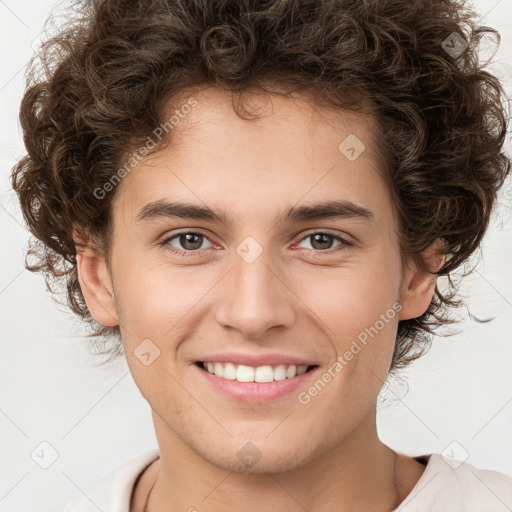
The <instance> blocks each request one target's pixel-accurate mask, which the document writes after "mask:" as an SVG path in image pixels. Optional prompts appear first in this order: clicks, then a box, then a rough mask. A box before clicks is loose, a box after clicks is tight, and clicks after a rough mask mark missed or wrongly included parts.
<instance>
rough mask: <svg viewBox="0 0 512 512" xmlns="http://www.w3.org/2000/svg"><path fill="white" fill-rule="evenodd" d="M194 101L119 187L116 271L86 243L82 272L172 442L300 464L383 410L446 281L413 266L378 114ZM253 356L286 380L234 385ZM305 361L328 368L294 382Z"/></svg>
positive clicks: (222, 96) (296, 103)
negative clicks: (410, 343)
mask: <svg viewBox="0 0 512 512" xmlns="http://www.w3.org/2000/svg"><path fill="white" fill-rule="evenodd" d="M193 97H194V99H195V100H196V102H197V103H196V104H195V106H194V107H193V108H191V109H190V112H188V114H187V115H186V116H183V118H182V119H180V121H179V124H178V125H177V126H175V128H174V130H173V139H172V142H171V144H170V145H169V147H168V148H166V149H164V150H162V151H160V152H158V153H156V154H154V155H152V156H148V157H146V158H145V159H143V160H141V161H140V163H138V164H137V165H136V166H135V167H134V168H133V170H132V171H131V172H130V173H129V174H128V175H127V176H126V177H124V178H123V180H122V182H121V184H120V185H119V186H118V187H119V188H118V190H117V191H116V198H115V201H114V203H113V218H114V232H113V238H112V252H111V274H109V273H108V272H107V271H106V270H105V265H104V261H102V260H99V261H97V262H96V264H97V265H98V266H97V270H98V272H97V273H96V274H95V273H94V272H92V271H91V268H92V266H93V262H92V261H93V260H92V256H91V259H90V260H87V255H85V256H84V257H82V260H81V263H79V265H80V266H79V270H80V279H81V285H82V288H83V290H84V294H85V295H86V300H87V303H88V305H89V308H90V310H91V313H92V314H93V316H94V317H95V318H96V320H97V321H99V322H100V323H102V324H104V325H117V324H118V323H119V325H120V328H121V333H122V339H123V343H124V346H125V353H126V357H127V360H128V364H129V367H130V370H131V372H132V375H133V378H134V380H135V382H136V384H137V386H138V387H139V389H140V391H141V393H142V394H143V396H144V397H145V398H146V400H147V401H148V403H149V404H150V406H151V408H152V410H153V418H154V421H155V429H156V433H157V437H158V440H159V444H160V445H161V447H162V444H164V445H165V444H167V445H168V446H169V447H173V446H174V447H175V448H176V447H177V446H181V449H186V450H187V451H188V453H189V454H190V456H192V457H198V458H200V459H201V460H205V461H208V462H210V463H211V464H213V465H215V466H217V467H220V468H224V469H228V470H231V471H239V472H251V471H254V472H271V471H285V470H291V469H294V468H298V467H300V466H301V465H304V464H305V463H307V462H308V461H311V460H313V459H314V458H316V457H319V456H321V455H322V454H323V453H325V452H327V451H329V450H334V449H336V448H337V447H340V446H342V445H343V443H344V442H346V441H347V439H348V438H349V435H350V434H351V433H352V432H353V431H354V430H355V429H357V428H359V427H360V426H361V425H362V424H363V423H364V422H365V421H367V419H368V417H372V414H371V411H372V410H373V408H374V404H375V400H376V397H377V395H378V393H379V390H380V389H381V387H382V385H383V382H384V380H385V378H386V376H387V373H388V370H389V367H390V364H391V357H392V353H393V347H394V343H395V337H396V331H397V325H398V321H399V320H400V319H403V318H407V317H412V316H415V315H419V314H421V313H422V312H423V311H424V310H425V309H426V307H427V306H428V303H429V301H430V297H431V294H432V286H433V282H432V281H428V283H427V284H426V277H425V276H423V275H421V274H419V273H418V272H417V271H415V269H414V268H412V267H411V268H409V267H406V268H403V267H402V263H401V258H400V252H399V244H398V238H397V234H396V231H395V229H396V220H395V217H394V211H393V203H392V200H391V196H390V194H389V191H388V189H387V186H386V184H385V182H384V181H383V179H382V178H381V176H380V174H379V162H378V159H377V158H376V157H375V154H374V151H373V142H372V138H371V132H370V124H369V123H370V120H368V119H366V118H363V117H362V116H361V115H359V114H354V113H343V112H332V111H327V110H323V109H319V108H316V109H315V108H313V106H312V103H311V102H308V101H306V100H305V99H304V98H301V97H295V99H290V98H287V99H286V98H275V97H274V98H272V99H269V98H263V97H256V96H254V97H252V98H251V99H250V101H249V102H247V101H246V105H251V106H255V107H257V108H258V109H259V110H258V112H259V114H260V117H259V119H257V120H250V121H249V120H243V119H240V118H239V117H238V116H237V115H236V114H235V112H234V111H233V109H232V106H231V98H230V96H228V95H227V93H225V92H222V91H219V90H217V89H213V88H212V89H205V90H202V91H200V92H199V93H197V94H194V96H193ZM187 110H188V109H187ZM347 137H349V139H347V141H348V142H345V143H344V142H343V141H344V140H345V139H346V138H347ZM361 143H362V144H364V151H362V152H361V153H360V150H361V148H363V146H362V145H361ZM340 144H341V146H340ZM350 147H354V148H355V151H351V150H350V149H349V148H350ZM358 153H360V154H359V155H358V156H357V154H358ZM354 155H355V156H356V158H354ZM349 157H350V158H349ZM166 203H169V204H167V205H166ZM170 203H181V204H182V206H183V205H188V206H194V207H196V210H195V212H196V214H197V212H198V211H199V210H198V208H201V209H202V210H201V212H199V213H200V214H197V215H195V216H187V215H185V214H187V213H189V211H188V210H187V209H186V208H181V209H180V210H177V209H176V208H173V206H172V205H170ZM320 205H323V206H324V207H323V208H320ZM326 205H327V206H326ZM209 210H211V211H213V212H216V213H218V214H219V215H218V217H219V218H216V217H215V216H213V215H207V211H209ZM333 211H336V212H337V214H336V215H334V214H333ZM178 213H180V215H178ZM172 214H174V215H172ZM88 261H89V263H88ZM93 274H94V275H97V276H99V278H98V280H97V281H95V280H94V277H92V276H93ZM111 294H112V295H111ZM107 311H108V313H107ZM258 357H260V359H257V358H258ZM205 361H207V362H210V363H211V367H213V368H214V370H215V369H217V370H218V371H219V372H220V371H221V369H222V371H224V372H227V377H228V378H224V377H220V376H217V375H213V374H210V373H209V372H208V371H207V370H205V369H204V368H202V367H201V362H205ZM215 362H231V363H235V364H234V368H233V367H232V366H230V365H220V364H217V365H215V364H214V363H215ZM237 363H245V364H243V366H250V367H253V368H254V367H261V366H269V365H270V366H271V367H272V368H273V369H275V372H274V373H273V374H272V371H271V370H270V374H269V369H268V368H264V369H263V370H261V369H259V368H258V369H257V370H256V376H257V377H258V380H265V379H267V380H269V379H270V380H272V383H271V382H261V383H254V382H238V380H236V379H235V380H233V378H232V377H233V375H232V374H231V372H233V371H235V372H236V367H237ZM292 363H296V366H297V365H298V364H302V365H305V366H307V367H308V368H310V367H312V369H311V368H310V369H308V371H307V372H306V373H302V374H301V375H297V376H295V377H293V371H292V369H293V368H289V366H291V364H292ZM282 364H284V365H285V366H284V368H283V367H282V366H281V365H282ZM206 366H208V365H206ZM277 366H280V368H276V367H277ZM227 368H228V369H227ZM243 370H244V368H242V370H240V369H239V370H238V371H239V373H238V376H239V377H240V379H241V380H244V379H247V380H252V376H251V370H248V373H246V372H245V371H243ZM286 371H288V372H289V375H290V377H289V378H283V375H284V374H286ZM268 375H270V377H268ZM273 379H275V380H273ZM249 441H250V442H251V443H252V445H249V444H246V443H248V442H249ZM247 455H248V456H249V457H250V456H253V458H255V459H259V460H258V461H257V464H254V465H252V466H251V464H250V463H249V464H248V460H249V459H247V457H246V456H247ZM198 460H199V459H198Z"/></svg>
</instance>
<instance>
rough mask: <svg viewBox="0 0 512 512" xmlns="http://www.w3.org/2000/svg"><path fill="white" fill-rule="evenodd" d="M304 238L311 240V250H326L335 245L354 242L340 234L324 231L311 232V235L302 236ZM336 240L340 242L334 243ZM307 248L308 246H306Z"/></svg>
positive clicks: (347, 244)
mask: <svg viewBox="0 0 512 512" xmlns="http://www.w3.org/2000/svg"><path fill="white" fill-rule="evenodd" d="M304 240H310V245H311V250H314V251H320V252H326V251H327V250H329V249H331V248H333V247H339V246H350V245H353V244H352V242H349V241H348V240H346V239H344V238H342V237H340V236H338V235H333V234H331V233H326V232H323V231H318V232H316V233H310V234H309V235H307V236H305V237H304V238H302V240H301V242H302V241H304ZM336 240H337V241H338V242H339V243H338V244H337V245H336V246H334V245H333V244H334V242H335V241H336ZM306 249H308V248H307V247H306Z"/></svg>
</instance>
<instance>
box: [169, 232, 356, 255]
mask: <svg viewBox="0 0 512 512" xmlns="http://www.w3.org/2000/svg"><path fill="white" fill-rule="evenodd" d="M318 234H322V235H328V236H330V237H332V238H334V239H336V240H338V241H339V242H341V245H340V246H338V248H335V249H333V250H326V251H321V250H319V249H316V250H315V249H304V250H306V251H307V252H308V253H311V252H313V253H315V254H322V253H327V254H332V253H333V252H337V251H338V250H343V248H341V249H340V247H342V246H346V247H347V246H348V247H350V246H353V245H354V244H353V243H352V242H349V241H348V240H346V239H345V238H342V237H340V236H339V235H335V234H333V233H330V232H329V231H325V230H324V231H313V232H311V233H308V234H307V235H305V236H303V237H302V238H301V239H300V240H299V241H298V242H297V243H300V242H302V241H303V240H305V239H306V238H309V237H312V236H313V235H318ZM181 235H201V236H203V237H204V238H206V239H207V240H208V241H210V242H211V243H213V242H212V241H211V240H210V238H209V237H208V236H206V235H205V234H204V233H201V232H200V231H181V232H179V233H175V234H174V235H172V236H170V237H167V238H165V239H164V240H162V241H161V242H159V245H160V246H162V247H164V249H165V250H167V251H170V252H172V253H173V254H176V255H178V256H180V257H182V258H187V257H189V256H194V255H196V254H197V253H198V252H200V251H199V250H192V251H190V250H189V251H185V250H183V251H180V250H178V249H175V248H174V247H172V246H170V245H168V244H169V242H170V241H171V240H174V239H175V238H178V237H180V236H181Z"/></svg>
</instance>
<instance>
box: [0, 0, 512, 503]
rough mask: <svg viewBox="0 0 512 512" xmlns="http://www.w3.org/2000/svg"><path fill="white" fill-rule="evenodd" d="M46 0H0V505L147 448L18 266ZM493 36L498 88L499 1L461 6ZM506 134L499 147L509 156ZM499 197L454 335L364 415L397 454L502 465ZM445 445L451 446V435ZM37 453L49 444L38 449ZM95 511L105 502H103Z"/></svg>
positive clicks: (507, 1) (511, 19)
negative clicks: (33, 86) (20, 196)
mask: <svg viewBox="0 0 512 512" xmlns="http://www.w3.org/2000/svg"><path fill="white" fill-rule="evenodd" d="M54 5H56V4H55V2H54V1H50V0H44V1H42V0H39V1H37V2H36V1H34V0H32V1H25V2H19V3H15V1H14V0H6V1H0V24H1V25H0V26H1V30H0V38H1V48H2V53H1V68H0V69H1V75H0V102H1V113H2V119H1V123H0V127H1V130H2V131H1V137H0V144H1V151H0V162H1V167H0V168H1V174H0V226H1V241H0V315H1V322H0V332H1V345H0V350H1V353H0V362H1V371H0V380H1V387H2V394H1V403H0V431H1V446H0V455H1V457H2V459H1V461H2V462H1V464H0V468H1V469H0V471H1V474H0V512H7V511H9V512H18V511H20V510H24V511H25V512H35V511H37V512H49V511H50V510H57V509H60V508H62V507H63V505H64V504H65V503H66V502H67V501H68V500H69V499H71V498H72V497H73V496H75V495H77V494H79V493H80V490H84V489H85V488H86V487H87V486H88V485H89V484H91V483H92V482H94V481H96V480H97V479H98V478H99V477H100V476H101V475H103V474H104V473H106V472H108V471H110V470H111V469H113V468H115V467H117V466H119V465H120V464H121V463H122V462H123V461H124V460H126V459H128V458H130V457H132V456H134V455H137V454H138V453H140V452H142V451H145V450H149V449H151V448H156V447H157V444H156V438H155V435H154V432H153V425H152V421H151V416H150V408H149V406H148V405H147V403H146V402H145V400H144V399H143V398H142V396H141V394H140V393H139V391H138V389H137V388H136V386H135V384H134V382H133V380H132V378H131V375H130V373H129V371H128V368H127V365H126V363H125V362H124V361H120V362H119V363H117V364H115V365H111V366H106V367H100V366H98V365H97V363H98V362H99V360H98V358H94V356H92V355H89V354H88V353H87V351H86V347H85V339H86V338H85V336H84V334H85V332H84V328H83V327H82V325H81V324H80V323H79V322H78V321H76V320H75V319H74V318H73V317H72V316H71V314H70V313H67V312H66V311H65V310H62V308H61V309H59V308H58V307H57V305H56V304H55V303H54V302H53V301H52V299H51V298H50V295H49V294H48V293H47V292H46V291H45V286H44V280H43V277H42V276H41V275H37V274H32V273H30V272H28V271H27V270H24V267H23V264H22V261H23V258H24V254H25V250H26V247H27V242H28V239H29V235H28V232H27V230H26V229H25V228H24V225H23V221H22V217H21V213H20V209H19V206H18V204H17V198H16V196H15V194H14V192H13V191H12V190H11V189H10V185H9V181H8V177H9V174H10V170H11V168H12V166H13V165H14V163H15V162H16V161H17V160H18V159H19V158H20V157H22V156H23V154H24V148H23V145H22V140H21V133H20V129H19V125H18V120H17V111H18V108H19V104H20V100H21V97H22V94H23V80H24V69H25V65H26V63H27V62H28V60H29V58H30V57H31V55H32V52H33V50H32V46H31V44H32V41H33V40H34V39H35V43H34V44H35V45H36V46H37V42H38V34H39V33H40V31H41V29H42V26H43V23H44V21H45V19H46V18H47V16H48V14H49V13H50V11H51V9H52V7H53V6H54ZM474 5H475V7H476V9H477V11H478V13H479V14H480V15H481V18H483V22H484V23H485V24H488V25H490V26H492V27H494V28H496V29H498V30H499V32H500V33H501V36H502V42H501V46H500V49H499V51H498V53H497V54H496V57H495V64H494V66H493V67H492V68H491V70H492V71H493V72H495V73H496V74H498V76H499V77H500V78H501V79H502V80H503V82H504V85H505V88H506V91H507V95H508V96H509V98H510V95H511V93H512V83H511V82H512V30H511V27H512V1H511V0H501V1H499V0H498V1H497V0H492V1H491V0H489V1H487V0H480V1H478V2H475V4H474ZM510 142H511V138H510V134H509V137H508V139H507V146H506V149H507V151H508V153H509V154H511V152H510V147H511V146H510ZM508 187H509V189H508V193H507V195H506V196H505V195H503V196H502V197H501V198H500V208H499V209H498V210H497V211H496V214H495V217H494V220H493V224H492V226H491V229H490V231H489V233H488V236H487V238H486V241H485V244H484V247H483V252H482V254H483V262H482V263H481V264H480V265H479V267H478V272H477V273H476V274H474V276H473V277H472V278H471V279H470V280H468V282H467V285H466V287H465V290H466V293H467V294H470V295H471V297H472V300H471V302H470V304H469V310H470V311H471V312H472V314H473V315H474V316H476V317H480V318H486V317H489V315H491V316H496V318H495V319H494V320H493V321H491V322H487V323H477V322H475V321H474V320H471V319H470V317H469V316H468V314H467V310H466V309H464V310H461V312H460V314H461V315H462V316H463V318H465V320H464V321H463V323H462V324H461V326H460V331H461V332H460V333H459V334H458V335H456V336H454V337H451V338H436V339H435V341H434V344H433V347H432V349H431V350H430V352H429V353H428V354H427V355H426V356H425V357H424V358H423V359H421V360H420V361H419V362H417V363H415V364H414V365H413V366H412V367H411V368H410V369H409V370H408V371H407V372H406V373H405V374H404V376H406V377H407V381H406V383H403V382H402V383H400V382H394V383H393V382H392V383H391V387H390V388H389V389H388V390H387V393H386V396H387V397H388V399H387V400H386V401H385V402H384V403H383V405H381V407H380V409H379V416H378V426H379V432H380V436H381V438H382V440H383V441H384V442H385V443H387V444H388V445H389V446H391V447H392V448H394V449H395V450H398V451H401V452H403V453H407V454H409V455H419V454H424V453H431V452H443V450H445V449H446V448H447V447H449V448H448V451H450V450H451V449H453V453H454V454H455V456H458V457H459V458H462V457H466V456H467V460H468V462H470V463H472V464H473V465H475V466H478V467H480V468H488V469H495V470H498V471H501V472H503V473H507V474H509V475H512V435H511V428H510V427H511V426H512V371H511V368H512V364H511V363H512V339H511V334H510V333H511V326H510V323H511V320H512V272H511V271H510V266H509V262H510V261H511V259H512V214H511V202H512V201H511V198H512V185H511V184H510V182H509V184H508ZM44 441H46V442H48V443H50V444H51V445H52V446H53V447H54V449H55V450H57V452H58V454H59V456H58V459H57V460H56V461H55V463H54V464H52V465H51V466H50V467H49V468H48V469H42V468H41V467H39V465H37V464H36V463H35V462H34V461H33V460H32V458H31V453H32V452H33V451H34V450H35V449H36V448H37V449H38V450H41V447H40V446H39V445H40V443H41V442H44ZM453 442H456V444H453ZM46 453H49V449H48V448H46ZM104 512H107V511H104Z"/></svg>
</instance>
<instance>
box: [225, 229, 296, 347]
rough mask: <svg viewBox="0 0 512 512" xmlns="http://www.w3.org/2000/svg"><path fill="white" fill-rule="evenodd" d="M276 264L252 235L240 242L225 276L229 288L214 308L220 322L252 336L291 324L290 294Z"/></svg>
mask: <svg viewBox="0 0 512 512" xmlns="http://www.w3.org/2000/svg"><path fill="white" fill-rule="evenodd" d="M278 268H279V266H278V265H275V262H274V263H273V262H272V255H271V254H270V253H269V251H268V250H263V247H261V246H260V245H259V244H257V242H255V240H254V239H252V240H247V239H246V240H244V241H243V242H242V243H241V244H239V246H238V247H237V248H236V253H235V254H234V256H233V268H232V271H231V272H230V273H229V275H228V276H227V280H226V283H227V284H226V286H227V287H228V290H227V293H226V294H225V296H224V300H223V302H222V304H221V305H220V307H219V308H218V310H217V319H218V321H219V323H221V324H222V325H223V326H226V327H228V326H230V327H234V328H236V329H238V330H240V331H241V332H242V333H243V335H244V336H246V337H253V338H254V337H258V336H260V335H262V334H263V333H264V332H265V331H266V330H268V329H270V328H271V327H277V326H280V327H283V326H290V325H291V323H292V322H293V319H294V308H293V303H292V298H293V294H291V293H290V291H289V290H288V288H287V286H286V285H285V283H284V282H282V280H281V279H280V278H279V277H278V272H279V270H278ZM276 274H277V275H276Z"/></svg>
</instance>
